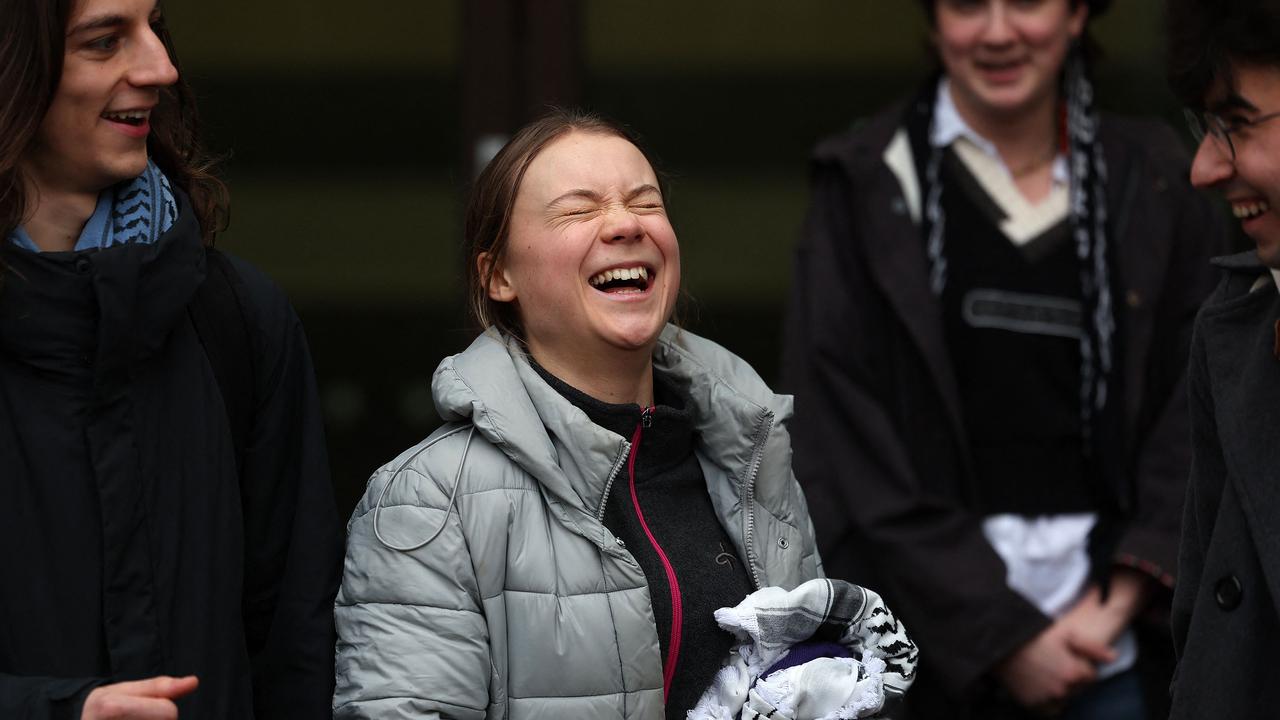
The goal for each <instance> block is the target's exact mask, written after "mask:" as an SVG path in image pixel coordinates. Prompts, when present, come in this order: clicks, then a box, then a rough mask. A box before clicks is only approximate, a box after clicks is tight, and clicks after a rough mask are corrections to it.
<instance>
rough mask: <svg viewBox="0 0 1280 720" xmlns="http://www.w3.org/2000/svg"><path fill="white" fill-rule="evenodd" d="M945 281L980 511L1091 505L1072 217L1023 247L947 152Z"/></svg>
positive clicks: (1054, 510)
mask: <svg viewBox="0 0 1280 720" xmlns="http://www.w3.org/2000/svg"><path fill="white" fill-rule="evenodd" d="M943 172H944V173H946V175H947V183H948V187H951V188H954V189H955V192H950V193H947V194H946V196H945V198H944V204H945V206H946V213H947V218H948V232H947V243H948V244H949V245H950V247H951V249H952V252H951V253H950V257H949V258H948V262H949V269H948V274H949V281H948V284H947V287H946V289H945V291H944V292H943V294H942V309H943V323H944V328H945V332H946V338H947V345H948V348H949V351H950V355H951V363H952V367H953V368H954V369H955V375H956V380H957V382H958V384H959V390H960V399H961V406H962V411H963V414H964V421H965V426H966V429H967V430H968V434H969V442H970V449H971V452H972V457H973V462H974V469H975V473H976V477H977V481H978V482H977V488H976V495H977V498H976V499H977V502H978V506H979V507H980V509H981V510H982V512H984V513H986V514H993V513H1016V514H1020V515H1045V514H1058V513H1067V512H1089V511H1094V510H1096V509H1097V507H1098V502H1097V499H1096V495H1095V493H1096V491H1097V489H1096V488H1095V487H1091V485H1092V484H1091V483H1090V482H1089V480H1088V478H1087V471H1086V463H1085V460H1084V456H1083V454H1082V448H1083V440H1082V434H1081V432H1082V431H1081V421H1080V414H1079V412H1080V399H1079V391H1080V343H1079V333H1080V327H1081V310H1080V298H1081V293H1080V278H1079V272H1078V264H1079V263H1078V262H1077V260H1076V258H1075V255H1074V246H1073V244H1072V242H1071V233H1070V225H1069V223H1068V222H1067V219H1066V217H1065V216H1064V218H1063V220H1062V222H1059V223H1057V224H1055V225H1053V226H1052V227H1050V228H1048V229H1047V230H1045V231H1044V232H1043V233H1042V234H1041V235H1040V236H1038V237H1035V238H1032V239H1031V240H1029V241H1028V242H1026V243H1025V244H1024V245H1021V246H1017V245H1014V244H1013V243H1012V242H1010V240H1009V239H1008V238H1007V237H1006V236H1005V235H1004V234H1003V232H1002V231H1001V230H1000V225H999V223H1000V222H1001V221H1003V220H1004V217H1005V216H1004V211H1003V210H1001V208H1000V207H999V206H998V205H997V204H996V203H995V201H994V200H993V199H992V198H991V197H990V196H989V195H988V194H987V192H986V191H985V189H984V188H983V187H982V185H981V184H980V183H979V182H978V180H977V179H976V178H975V177H974V176H973V175H972V174H971V173H970V172H969V170H968V168H967V167H966V166H965V164H964V162H963V161H962V160H961V159H960V158H959V157H958V156H957V155H956V154H955V152H954V151H953V150H948V151H947V152H946V155H945V157H944V160H943Z"/></svg>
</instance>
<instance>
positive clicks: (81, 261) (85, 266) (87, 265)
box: [76, 255, 93, 274]
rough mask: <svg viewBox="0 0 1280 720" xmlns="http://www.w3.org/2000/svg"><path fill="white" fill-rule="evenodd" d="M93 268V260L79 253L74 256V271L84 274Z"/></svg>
mask: <svg viewBox="0 0 1280 720" xmlns="http://www.w3.org/2000/svg"><path fill="white" fill-rule="evenodd" d="M92 269H93V261H92V260H90V259H89V258H87V257H85V256H84V255H81V256H80V257H78V258H76V272H78V273H81V274H84V273H87V272H89V271H90V270H92Z"/></svg>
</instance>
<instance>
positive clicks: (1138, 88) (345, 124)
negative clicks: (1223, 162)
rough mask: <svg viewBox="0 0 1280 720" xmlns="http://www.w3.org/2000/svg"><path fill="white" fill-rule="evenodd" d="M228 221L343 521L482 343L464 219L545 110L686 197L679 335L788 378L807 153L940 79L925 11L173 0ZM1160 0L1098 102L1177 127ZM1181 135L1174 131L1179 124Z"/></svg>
mask: <svg viewBox="0 0 1280 720" xmlns="http://www.w3.org/2000/svg"><path fill="white" fill-rule="evenodd" d="M165 12H166V15H167V16H168V19H169V25H170V28H171V29H172V31H173V34H174V36H175V40H176V43H177V47H178V50H179V53H180V57H181V61H182V69H183V72H184V73H185V75H186V76H187V78H188V80H189V81H190V82H191V83H192V85H193V86H194V88H195V91H196V93H197V95H198V96H199V98H200V107H201V111H202V114H203V116H204V122H205V131H206V135H207V139H208V141H209V145H210V147H211V149H213V150H214V151H216V152H219V153H221V154H223V155H224V156H225V161H224V163H223V166H222V175H223V177H224V179H226V180H227V182H228V185H229V186H230V188H231V199H232V202H231V225H230V227H229V229H228V230H227V232H225V233H224V234H222V235H221V236H219V241H218V242H219V247H221V248H223V249H226V250H229V251H231V252H233V253H235V254H237V255H240V256H241V257H244V258H246V259H248V260H251V261H253V262H255V263H257V264H258V265H259V266H261V267H262V268H263V269H265V270H266V271H267V272H268V273H270V274H271V275H272V276H273V277H274V278H275V279H276V280H277V281H278V282H279V283H280V284H281V285H283V286H284V288H285V290H286V291H288V293H289V295H290V296H291V297H292V299H293V302H294V305H295V306H296V307H297V309H298V311H299V313H300V315H301V316H302V319H303V322H304V323H305V325H306V328H307V332H308V336H309V338H310V341H311V348H312V352H313V355H314V359H315V363H316V369H317V372H318V374H319V380H320V389H321V394H322V399H323V403H324V408H325V415H326V421H327V427H328V434H329V441H330V457H331V464H332V467H333V477H334V485H335V493H336V495H337V499H338V503H339V512H340V513H341V514H342V516H343V517H344V518H345V517H346V515H347V514H349V512H350V510H351V508H352V507H353V506H354V504H355V502H356V501H357V500H358V498H359V496H360V494H361V493H362V492H363V489H364V486H365V482H366V481H367V479H368V477H369V475H370V473H371V472H372V471H373V470H374V469H376V468H377V467H378V466H379V465H381V464H382V463H385V462H387V461H389V460H390V459H391V458H392V457H394V456H395V455H396V454H397V453H398V452H399V451H401V450H403V449H404V448H406V447H408V446H409V445H411V444H413V443H415V442H417V441H418V440H420V439H422V438H423V437H425V436H426V435H427V433H429V432H430V431H431V430H432V429H433V428H434V427H435V426H436V425H437V424H438V423H439V420H438V418H437V417H436V414H435V409H434V406H433V404H432V401H431V394H430V382H431V373H432V371H433V370H434V369H435V367H436V365H437V363H438V362H439V361H440V359H441V358H443V357H444V356H445V355H448V354H451V353H455V352H458V351H460V350H462V349H464V348H465V347H466V345H467V344H468V343H469V342H470V340H471V338H472V335H473V331H472V330H471V329H470V328H469V326H468V323H467V320H466V317H465V315H464V313H463V306H462V301H461V298H462V292H463V271H462V259H461V254H460V246H461V216H462V204H463V200H464V197H465V192H466V189H467V186H468V184H469V182H470V180H471V179H472V177H474V173H475V172H476V169H477V168H478V167H479V166H480V165H481V164H482V163H483V162H484V160H485V159H487V158H488V157H490V156H491V155H492V153H493V152H494V151H496V149H497V148H498V147H500V146H501V143H502V142H503V140H504V139H505V137H506V136H507V135H508V134H509V133H510V132H512V131H513V130H514V129H515V128H517V127H519V126H520V125H521V124H523V123H524V122H526V121H527V120H529V119H532V118H533V117H535V116H537V115H539V114H541V112H542V110H543V109H544V108H545V107H546V105H547V104H548V103H561V104H568V105H578V106H582V107H585V108H588V109H592V110H596V111H599V112H602V113H604V114H606V115H608V116H610V117H613V118H615V119H617V120H620V121H622V122H624V123H626V124H627V125H629V126H631V127H632V128H633V129H634V130H636V131H637V132H638V133H639V134H640V135H641V137H642V139H643V140H644V141H645V143H646V145H647V147H648V148H649V149H650V150H651V151H652V153H653V154H654V156H655V158H656V159H657V160H658V162H659V164H660V165H661V168H660V169H662V170H665V171H666V172H667V174H668V175H669V176H670V180H671V183H670V184H671V196H670V197H669V198H668V205H669V207H670V211H671V215H672V218H673V221H674V224H675V227H676V231H677V233H678V235H679V237H680V242H681V250H682V261H683V268H684V278H683V285H684V288H685V289H686V290H687V291H688V293H689V294H690V295H691V296H692V298H693V301H692V303H691V305H690V307H689V308H688V312H687V322H686V324H687V325H688V326H689V327H690V328H691V329H692V330H694V331H695V332H698V333H700V334H703V335H706V336H709V337H711V338H713V339H715V340H717V341H719V342H721V343H722V344H724V345H726V346H727V347H729V348H730V349H731V350H733V351H735V352H737V353H738V354H740V355H742V356H743V357H745V358H746V359H747V360H748V361H749V362H751V364H752V365H754V366H755V367H756V368H757V369H758V370H759V371H760V372H761V374H762V375H763V376H764V377H765V379H766V380H769V381H771V382H772V381H774V380H776V373H777V367H778V357H779V352H780V347H779V337H780V330H781V324H782V318H783V312H784V303H785V299H786V292H787V288H788V285H789V282H790V258H791V247H792V245H793V243H794V241H795V238H796V237H797V234H798V232H799V228H800V223H801V219H802V217H803V214H804V211H805V205H806V194H807V190H806V171H807V158H808V154H809V150H810V148H811V147H812V146H813V144H814V143H815V142H816V141H817V140H818V139H819V138H821V137H822V136H824V135H828V134H831V133H835V132H839V131H841V130H844V129H846V128H848V127H850V126H851V125H852V124H854V123H856V122H857V121H858V119H859V118H864V117H867V116H869V115H871V114H872V113H874V112H875V111H876V110H877V109H878V108H880V107H881V106H883V105H885V104H886V103H889V102H891V101H892V100H894V99H895V98H897V97H899V96H901V95H903V94H904V93H908V92H911V91H912V90H913V89H914V88H915V86H916V84H917V83H919V82H920V81H921V80H922V79H923V78H924V77H925V76H926V75H927V73H928V72H929V71H930V69H931V61H930V60H929V54H928V51H927V39H928V38H927V28H926V25H925V21H924V18H923V15H922V13H921V12H920V9H919V5H918V3H916V2H914V1H913V0H789V1H788V2H785V3H779V2H767V3H766V2H758V3H757V2H742V0H734V1H730V0H644V1H640V0H576V1H575V0H412V1H410V0H381V1H380V2H379V1H375V2H371V3H370V4H368V5H365V6H357V5H355V4H353V3H351V2H350V1H349V0H345V1H340V0H272V2H270V3H261V2H256V1H254V0H223V2H218V3H205V2H182V3H178V2H173V3H166V7H165ZM1160 13H1161V11H1160V3H1159V1H1158V0H1123V2H1118V3H1115V4H1114V6H1113V7H1112V9H1111V11H1110V12H1108V13H1107V14H1106V15H1105V16H1104V17H1102V18H1101V19H1100V20H1099V21H1098V22H1096V23H1095V24H1094V33H1095V36H1096V38H1097V40H1098V41H1099V43H1100V45H1101V46H1102V49H1103V59H1102V62H1101V63H1100V65H1099V67H1098V85H1099V94H1100V97H1101V105H1102V107H1105V108H1108V109H1110V110H1112V111H1115V112H1120V113H1127V114H1145V115H1158V116H1161V117H1164V118H1166V119H1167V120H1169V121H1170V122H1173V121H1174V120H1175V119H1177V118H1179V114H1178V107H1177V104H1176V101H1175V100H1174V98H1173V97H1172V95H1170V93H1169V91H1168V89H1167V87H1166V84H1165V81H1164V75H1163V49H1162V44H1161V38H1160V29H1161V23H1162V18H1161V14H1160ZM1179 127H1180V123H1179Z"/></svg>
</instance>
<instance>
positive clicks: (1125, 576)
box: [1058, 567, 1150, 646]
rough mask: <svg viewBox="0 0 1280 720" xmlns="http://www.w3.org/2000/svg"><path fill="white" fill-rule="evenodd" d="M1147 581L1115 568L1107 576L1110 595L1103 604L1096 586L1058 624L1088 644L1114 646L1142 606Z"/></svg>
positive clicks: (1130, 570) (1127, 570)
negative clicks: (1108, 577)
mask: <svg viewBox="0 0 1280 720" xmlns="http://www.w3.org/2000/svg"><path fill="white" fill-rule="evenodd" d="M1149 591H1150V581H1149V580H1148V579H1147V577H1146V576H1145V575H1143V574H1141V573H1139V572H1138V571H1137V570H1133V569H1130V568H1126V567H1117V568H1116V569H1115V571H1114V572H1113V574H1112V576H1111V591H1110V593H1108V594H1107V601H1106V603H1103V602H1102V597H1101V595H1102V594H1101V593H1100V592H1099V591H1098V588H1097V587H1096V586H1090V587H1089V589H1088V590H1087V591H1086V592H1085V594H1084V596H1083V597H1081V598H1080V600H1079V601H1078V602H1077V603H1076V604H1075V607H1073V608H1071V609H1070V610H1069V611H1067V614H1066V615H1063V616H1062V618H1060V619H1059V620H1058V622H1059V623H1063V624H1065V625H1067V626H1068V627H1069V628H1070V631H1069V632H1070V635H1071V636H1072V637H1075V638H1084V639H1086V640H1087V641H1089V642H1090V643H1101V644H1103V645H1107V646H1111V645H1113V644H1115V641H1116V638H1118V637H1120V633H1122V632H1124V629H1125V628H1127V627H1129V624H1130V623H1131V622H1133V618H1134V617H1136V616H1137V615H1138V613H1139V612H1141V611H1142V608H1143V607H1144V606H1145V605H1146V601H1147V595H1148V593H1149Z"/></svg>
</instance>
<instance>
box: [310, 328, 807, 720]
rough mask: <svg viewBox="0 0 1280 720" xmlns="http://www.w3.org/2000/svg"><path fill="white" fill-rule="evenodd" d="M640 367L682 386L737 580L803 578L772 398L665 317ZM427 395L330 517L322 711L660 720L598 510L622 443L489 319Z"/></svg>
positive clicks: (631, 602)
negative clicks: (416, 438) (335, 557)
mask: <svg viewBox="0 0 1280 720" xmlns="http://www.w3.org/2000/svg"><path fill="white" fill-rule="evenodd" d="M653 361H654V372H655V373H656V374H660V375H662V376H663V377H664V379H665V380H666V381H667V382H668V383H669V384H670V385H671V386H672V387H674V388H675V389H676V390H677V391H678V392H681V393H683V394H684V396H685V397H686V398H687V402H686V407H688V408H689V410H690V412H691V414H692V416H693V421H694V425H695V428H696V430H697V433H698V438H699V439H698V442H697V445H696V447H695V454H696V456H697V458H698V461H699V463H700V465H701V466H702V470H703V474H704V476H705V478H706V482H707V490H708V494H709V495H710V497H711V500H712V505H713V507H714V508H715V511H716V514H717V517H718V519H719V520H720V523H721V525H722V526H723V527H724V529H725V531H726V533H727V535H728V536H729V538H730V540H731V541H732V542H733V543H734V546H735V550H736V551H737V553H738V556H739V557H740V558H743V559H744V560H745V561H746V562H747V564H748V566H749V567H750V574H751V577H752V580H753V582H754V583H755V585H756V586H757V587H763V586H770V585H772V586H781V587H784V588H793V587H795V586H797V585H799V584H800V583H802V582H804V581H805V580H809V579H811V578H814V577H819V576H821V573H822V570H821V564H820V561H819V559H818V556H817V552H816V549H815V545H814V540H813V530H812V526H811V524H810V522H809V515H808V510H807V508H806V506H805V503H804V498H803V495H802V494H801V493H800V490H799V486H798V485H797V484H796V483H795V480H794V477H793V476H792V474H791V445H790V439H789V437H788V436H787V432H786V426H787V423H788V421H789V419H790V417H791V411H792V404H791V399H790V398H789V397H786V396H780V395H775V394H774V393H773V392H772V391H770V390H769V388H768V387H767V386H766V385H765V383H764V382H763V381H762V380H761V379H760V378H759V376H758V375H757V374H756V373H755V372H754V371H753V370H751V368H750V367H749V366H747V365H746V363H744V362H743V361H742V360H740V359H739V358H737V357H735V356H733V355H732V354H731V353H729V352H728V351H726V350H724V349H723V348H721V347H720V346H719V345H716V344H715V343H713V342H710V341H708V340H705V339H702V338H700V337H698V336H696V335H694V334H693V333H690V332H688V331H684V330H681V329H679V328H676V327H674V326H668V327H667V328H666V329H665V330H664V331H663V333H662V335H661V338H660V339H659V342H658V344H657V347H656V348H655V350H654V355H653ZM432 389H433V395H434V398H435V402H436V407H437V409H438V411H439V413H440V415H441V417H442V418H444V419H445V420H446V422H447V424H446V425H445V426H444V427H442V428H441V429H439V430H438V431H436V432H435V433H433V434H432V436H431V437H429V438H427V439H426V440H424V441H423V442H422V443H420V444H419V445H417V446H415V447H414V448H410V449H409V450H407V451H405V452H404V453H402V454H401V455H400V457H398V458H396V459H395V460H393V461H392V462H391V463H389V464H388V465H386V466H384V467H383V468H382V469H381V470H379V471H378V472H377V473H375V475H374V477H373V478H372V479H371V481H370V483H369V486H368V489H367V490H366V493H365V497H364V499H363V500H362V501H361V502H360V504H359V505H358V506H357V508H356V510H355V513H354V514H353V516H352V519H351V522H350V524H349V526H348V530H349V535H350V538H349V540H348V546H347V561H346V569H345V573H344V578H343V586H342V590H341V591H340V593H339V595H338V600H337V615H336V617H337V625H338V632H339V642H338V656H339V657H338V663H337V679H338V689H337V693H336V695H335V698H334V711H335V716H336V717H340V718H359V717H375V716H376V717H410V716H413V717H422V716H424V715H425V716H426V717H467V718H499V717H513V718H515V717H521V718H533V717H537V718H541V717H548V718H550V717H557V718H562V717H592V718H645V719H651V718H652V719H656V718H660V717H662V716H663V712H664V710H663V703H662V685H663V684H662V675H661V671H662V662H661V657H660V653H659V643H658V637H657V630H656V626H655V623H654V618H653V610H652V604H651V600H650V597H649V591H648V587H647V585H646V583H645V579H644V575H643V573H642V572H641V571H640V568H639V565H638V564H637V563H636V561H635V559H634V558H633V557H632V556H631V555H630V553H629V552H628V551H627V549H626V547H625V546H624V545H623V544H622V543H621V542H620V541H619V540H618V539H617V538H615V537H614V536H613V534H612V533H611V532H610V531H609V530H608V528H606V527H605V526H604V524H603V523H602V522H601V517H602V515H603V512H604V499H605V497H606V496H607V494H608V491H609V487H610V485H611V483H612V482H614V480H615V479H616V478H617V476H618V475H619V474H620V472H621V471H622V470H623V468H624V465H625V462H626V459H627V456H628V453H629V452H630V443H629V442H628V440H627V439H626V438H623V437H621V436H620V435H617V434H615V433H613V432H610V431H608V430H606V429H604V428H602V427H600V426H598V425H595V424H594V423H592V422H591V421H590V419H588V417H587V416H586V414H585V413H583V412H582V411H581V410H579V409H578V408H577V407H575V406H574V405H573V404H572V403H571V402H569V401H568V400H567V399H566V398H564V397H563V396H561V395H560V394H559V393H558V392H557V391H556V390H555V389H554V388H552V387H551V386H549V385H548V384H547V383H546V382H545V381H544V380H543V379H542V377H541V376H539V374H538V373H537V371H536V370H535V369H534V368H533V367H532V366H531V365H530V363H529V360H528V359H527V357H526V356H525V354H524V351H523V349H522V348H521V346H520V344H519V343H518V342H516V341H514V340H512V339H510V338H507V337H505V336H503V335H501V334H499V333H498V332H497V331H496V330H492V329H491V330H489V331H488V332H486V333H484V334H482V335H481V336H480V337H478V338H477V339H476V340H475V341H474V342H473V343H472V344H471V346H470V347H469V348H467V350H465V351H464V352H462V353H460V354H458V355H454V356H452V357H450V358H446V359H445V360H444V361H443V362H441V363H440V366H439V368H438V369H437V370H436V373H435V376H434V378H433V388H432ZM379 516H380V520H377V518H378V517H379ZM375 520H377V522H378V523H380V524H379V528H380V531H378V530H375ZM433 533H434V534H433ZM397 547H399V548H402V550H397V549H395V548H397Z"/></svg>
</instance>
